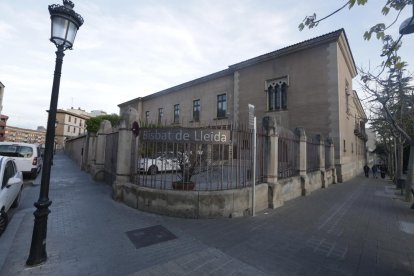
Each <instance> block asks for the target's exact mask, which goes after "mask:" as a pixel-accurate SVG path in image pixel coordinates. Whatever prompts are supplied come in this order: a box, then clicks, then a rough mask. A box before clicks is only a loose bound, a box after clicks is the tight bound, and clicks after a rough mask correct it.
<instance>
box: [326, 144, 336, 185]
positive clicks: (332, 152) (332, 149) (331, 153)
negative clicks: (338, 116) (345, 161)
mask: <svg viewBox="0 0 414 276" xmlns="http://www.w3.org/2000/svg"><path fill="white" fill-rule="evenodd" d="M326 142H327V143H329V145H330V147H329V158H330V160H331V163H332V164H331V168H330V169H331V170H332V178H333V180H332V184H336V183H338V178H337V175H336V167H335V146H334V142H333V140H332V138H328V139H327V140H326Z"/></svg>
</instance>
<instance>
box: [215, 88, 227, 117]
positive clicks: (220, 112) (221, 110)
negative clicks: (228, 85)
mask: <svg viewBox="0 0 414 276" xmlns="http://www.w3.org/2000/svg"><path fill="white" fill-rule="evenodd" d="M226 115H227V95H226V94H221V95H217V118H225V117H226Z"/></svg>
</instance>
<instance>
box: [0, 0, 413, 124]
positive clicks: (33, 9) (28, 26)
mask: <svg viewBox="0 0 414 276" xmlns="http://www.w3.org/2000/svg"><path fill="white" fill-rule="evenodd" d="M73 2H74V3H75V11H76V12H77V13H79V14H80V15H82V17H83V18H84V19H85V23H84V25H83V26H82V27H81V28H80V29H79V31H78V35H77V37H76V40H75V44H74V49H73V51H69V50H68V51H66V52H65V57H64V60H63V69H62V79H61V85H60V94H59V104H58V108H62V109H67V108H70V107H74V108H78V107H80V108H82V109H85V110H86V111H91V110H104V111H106V112H108V113H117V114H118V113H119V108H118V106H117V105H118V104H120V103H122V102H125V101H128V100H131V99H134V98H136V97H140V96H145V95H148V94H152V93H154V92H157V91H160V90H163V89H166V88H169V87H171V86H174V85H178V84H180V83H183V82H186V81H190V80H192V79H195V78H199V77H202V76H205V75H208V74H211V73H214V72H217V71H220V70H223V69H226V68H227V67H228V66H229V65H232V64H234V63H238V62H240V61H243V60H246V59H249V58H253V57H255V56H258V55H261V54H264V53H267V52H271V51H274V50H277V49H280V48H283V47H286V46H289V45H292V44H295V43H298V42H301V41H303V40H306V39H310V38H313V37H316V36H319V35H323V34H325V33H328V32H331V31H334V30H337V29H340V28H344V29H345V31H346V34H347V37H348V40H349V43H350V46H351V50H352V53H353V56H354V59H355V62H356V65H357V66H359V67H364V68H368V67H371V68H375V67H376V66H378V65H379V63H380V59H379V52H380V49H381V43H380V42H379V41H377V40H376V39H372V40H371V41H369V42H367V41H364V40H363V37H362V36H363V33H364V31H365V30H367V29H369V27H370V26H372V25H374V24H375V23H379V22H384V23H391V22H392V20H393V19H394V14H390V15H388V16H387V17H383V16H382V14H381V8H382V5H383V3H385V2H386V1H385V0H370V1H369V4H368V5H366V6H364V7H355V8H353V9H352V10H348V9H345V10H344V11H342V12H341V13H340V14H337V15H336V16H334V17H333V18H330V19H328V20H327V21H325V22H322V23H321V24H320V25H319V26H318V27H317V28H315V29H311V30H304V31H302V32H300V31H299V30H298V25H299V23H301V21H302V20H303V19H304V17H305V16H306V15H310V14H312V13H313V12H316V13H317V14H318V16H319V17H322V16H324V15H327V14H328V13H329V12H330V11H333V10H335V9H337V8H339V7H340V6H342V5H343V3H345V2H346V1H345V0H344V1H342V0H331V1H326V0H314V1H312V0H296V1H293V0H292V1H290V0H283V1H282V0H272V1H271V0H186V1H183V0H165V1H164V0H156V1H155V0H154V1H150V0H146V1H144V0H74V1H73ZM61 3H62V2H60V1H57V0H56V1H50V0H0V12H1V16H0V81H1V82H2V83H3V84H4V85H5V86H6V88H5V95H4V98H3V112H2V114H5V115H7V116H9V117H10V119H9V121H8V125H12V126H17V127H23V128H33V129H35V128H36V127H37V126H46V124H47V122H46V120H47V115H46V110H48V109H49V104H50V96H51V88H52V81H53V71H54V66H55V58H56V56H55V53H54V52H55V50H56V48H55V46H54V44H52V43H51V42H50V41H49V37H50V17H49V11H48V5H50V4H61ZM378 3H380V4H378ZM410 16H412V8H411V7H409V8H407V9H406V11H405V12H404V13H403V14H402V15H401V16H400V19H399V22H398V23H397V24H396V26H395V28H394V29H392V33H394V34H395V35H396V36H397V35H398V27H399V25H400V23H401V22H402V21H403V20H404V19H406V18H408V17H410ZM413 45H414V34H412V35H411V36H405V37H404V38H403V49H402V50H401V52H400V54H401V55H402V56H403V58H404V59H405V60H406V61H408V62H409V63H410V62H411V63H412V64H414V51H413V50H412V49H413ZM304 62H306V61H304ZM409 70H410V71H411V72H414V70H413V67H412V66H411V67H410V68H409ZM357 78H358V77H357ZM354 88H355V86H354ZM360 97H361V98H363V96H361V95H360Z"/></svg>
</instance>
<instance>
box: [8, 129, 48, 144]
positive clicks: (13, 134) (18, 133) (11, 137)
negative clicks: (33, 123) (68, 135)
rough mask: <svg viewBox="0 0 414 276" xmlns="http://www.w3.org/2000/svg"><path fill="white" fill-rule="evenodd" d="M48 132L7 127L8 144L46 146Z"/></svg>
mask: <svg viewBox="0 0 414 276" xmlns="http://www.w3.org/2000/svg"><path fill="white" fill-rule="evenodd" d="M45 138H46V132H44V131H37V130H33V129H26V128H18V127H13V126H6V135H5V141H6V142H19V143H29V144H40V145H44V144H45Z"/></svg>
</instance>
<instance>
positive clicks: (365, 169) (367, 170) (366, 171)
mask: <svg viewBox="0 0 414 276" xmlns="http://www.w3.org/2000/svg"><path fill="white" fill-rule="evenodd" d="M364 173H365V176H366V177H369V167H368V165H367V164H365V166H364Z"/></svg>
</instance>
